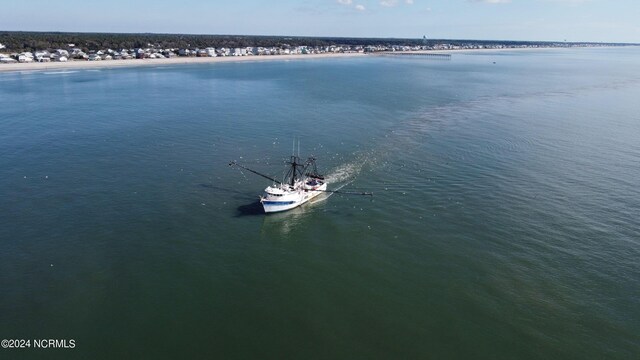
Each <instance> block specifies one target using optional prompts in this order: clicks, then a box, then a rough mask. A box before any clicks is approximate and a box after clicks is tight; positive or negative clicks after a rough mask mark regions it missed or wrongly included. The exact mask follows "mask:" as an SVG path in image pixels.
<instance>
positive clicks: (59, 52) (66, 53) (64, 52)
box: [55, 49, 69, 58]
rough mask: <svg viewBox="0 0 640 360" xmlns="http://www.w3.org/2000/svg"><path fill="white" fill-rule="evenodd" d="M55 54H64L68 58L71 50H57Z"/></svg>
mask: <svg viewBox="0 0 640 360" xmlns="http://www.w3.org/2000/svg"><path fill="white" fill-rule="evenodd" d="M55 54H56V55H58V56H64V57H66V58H68V57H69V52H68V51H67V50H64V49H58V50H56V52H55Z"/></svg>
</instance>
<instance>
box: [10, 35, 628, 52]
mask: <svg viewBox="0 0 640 360" xmlns="http://www.w3.org/2000/svg"><path fill="white" fill-rule="evenodd" d="M442 43H447V44H451V45H469V44H476V45H538V46H550V45H553V44H560V43H552V42H530V41H483V40H444V39H429V40H427V41H426V44H425V42H423V39H392V38H388V39H387V38H385V39H376V38H331V37H289V36H251V35H184V34H121V33H63V32H22V31H20V32H16V31H5V32H0V44H4V45H5V46H6V49H5V51H13V52H21V51H35V50H55V49H66V48H68V47H69V44H74V46H75V47H77V48H80V49H82V50H83V51H90V50H101V49H114V50H119V49H135V48H149V47H156V48H162V49H167V48H177V49H186V48H206V47H216V48H220V47H226V48H236V47H248V46H262V47H272V46H277V47H282V46H286V45H290V46H302V45H306V46H331V45H365V46H368V45H402V46H415V45H435V44H442ZM562 44H586V43H562ZM611 45H627V44H611Z"/></svg>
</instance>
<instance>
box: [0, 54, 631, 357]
mask: <svg viewBox="0 0 640 360" xmlns="http://www.w3.org/2000/svg"><path fill="white" fill-rule="evenodd" d="M294 138H299V139H300V141H301V146H300V154H301V156H308V155H314V156H316V157H317V158H318V164H319V167H320V170H321V171H323V172H324V173H325V174H326V175H327V178H328V179H329V181H330V186H329V187H330V188H332V189H337V188H341V189H342V190H345V191H372V192H373V193H374V196H373V197H362V196H351V195H341V194H334V195H330V196H323V197H321V198H319V199H318V201H316V202H314V203H312V204H307V205H305V206H303V207H301V208H298V209H295V210H293V211H290V212H286V213H280V214H273V215H264V214H262V213H261V211H260V206H259V204H258V203H257V200H258V195H259V194H260V193H261V192H262V190H263V189H264V188H265V187H266V186H267V185H269V181H268V180H265V179H263V178H260V177H257V176H255V175H253V174H251V173H248V172H246V171H239V170H237V169H233V168H230V167H229V166H228V165H227V164H228V163H229V161H231V160H237V161H239V162H241V163H243V164H245V165H246V166H249V167H251V168H253V169H255V170H258V171H261V172H265V173H267V174H269V175H273V176H277V177H279V176H281V175H282V172H283V171H284V164H283V160H285V159H287V157H288V156H289V155H290V154H291V152H292V140H293V139H294ZM296 151H297V150H296ZM639 179H640V49H638V48H607V49H562V50H561V49H555V50H539V51H502V52H482V53H474V54H463V53H455V54H454V55H453V57H452V59H451V60H450V61H444V60H431V59H427V58H415V57H410V58H403V57H365V58H351V59H322V60H296V61H269V62H252V63H224V64H208V65H181V66H174V67H168V66H160V63H159V66H158V67H146V68H129V69H104V70H98V71H96V70H94V71H66V72H24V73H4V74H0V338H2V339H66V340H69V339H73V340H74V341H75V348H73V349H34V348H31V349H0V357H1V358H22V357H26V358H43V357H46V358H64V359H68V358H83V359H87V358H91V359H100V358H105V359H107V358H154V359H155V358H221V359H223V358H224V359H234V358H243V359H251V358H256V359H270V358H273V359H283V358H304V359H314V358H318V359H331V358H343V359H376V358H379V359H417V358H421V359H424V358H432V359H637V358H638V357H639V356H640V265H639V262H638V260H639V259H640V190H639V184H640V180H639ZM32 344H33V343H32Z"/></svg>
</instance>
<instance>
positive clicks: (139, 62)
mask: <svg viewBox="0 0 640 360" xmlns="http://www.w3.org/2000/svg"><path fill="white" fill-rule="evenodd" d="M628 47H636V46H606V47H584V48H583V47H578V48H577V49H605V48H628ZM562 49H568V48H566V47H538V48H499V49H491V48H490V49H446V50H444V49H443V50H423V51H407V52H395V53H393V52H380V53H324V54H306V55H260V56H258V55H254V56H225V57H175V58H169V59H131V60H100V61H87V60H72V61H67V62H48V63H39V62H32V63H13V64H0V73H9V72H23V71H24V72H32V71H61V70H87V69H115V68H125V67H139V66H166V65H183V64H215V63H228V62H258V61H290V60H312V59H329V58H354V57H365V56H398V55H403V54H408V55H411V54H413V55H419V54H472V53H475V54H477V53H491V52H505V51H536V50H542V51H552V50H562ZM570 49H575V48H570Z"/></svg>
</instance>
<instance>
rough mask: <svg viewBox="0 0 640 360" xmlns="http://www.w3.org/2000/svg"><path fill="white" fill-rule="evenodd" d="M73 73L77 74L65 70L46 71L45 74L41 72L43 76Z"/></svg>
mask: <svg viewBox="0 0 640 360" xmlns="http://www.w3.org/2000/svg"><path fill="white" fill-rule="evenodd" d="M73 73H77V71H74V70H65V71H47V72H43V74H45V75H57V74H73Z"/></svg>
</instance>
